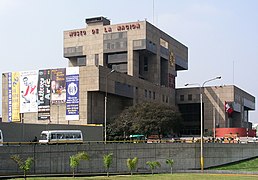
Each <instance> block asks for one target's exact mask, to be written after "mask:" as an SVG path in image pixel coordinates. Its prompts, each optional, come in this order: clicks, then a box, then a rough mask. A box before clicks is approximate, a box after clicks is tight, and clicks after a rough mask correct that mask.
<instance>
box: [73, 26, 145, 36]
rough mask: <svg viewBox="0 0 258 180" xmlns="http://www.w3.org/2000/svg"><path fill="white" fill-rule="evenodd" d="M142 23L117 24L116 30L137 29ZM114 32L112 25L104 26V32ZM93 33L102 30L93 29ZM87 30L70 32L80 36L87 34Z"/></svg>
mask: <svg viewBox="0 0 258 180" xmlns="http://www.w3.org/2000/svg"><path fill="white" fill-rule="evenodd" d="M140 28H141V25H140V23H134V24H125V25H117V26H116V30H117V31H129V30H135V29H140ZM111 32H113V29H112V27H104V29H103V33H111ZM91 34H93V35H95V34H100V30H99V29H98V28H96V29H92V30H91ZM86 35H87V33H86V30H78V31H71V32H69V37H80V36H86Z"/></svg>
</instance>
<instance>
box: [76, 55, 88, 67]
mask: <svg viewBox="0 0 258 180" xmlns="http://www.w3.org/2000/svg"><path fill="white" fill-rule="evenodd" d="M77 65H78V66H86V56H84V57H77Z"/></svg>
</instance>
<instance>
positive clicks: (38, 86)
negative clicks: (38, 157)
mask: <svg viewBox="0 0 258 180" xmlns="http://www.w3.org/2000/svg"><path fill="white" fill-rule="evenodd" d="M85 22H86V25H85V27H83V28H80V29H73V30H67V31H64V34H63V36H64V47H63V52H64V57H65V58H66V59H67V60H68V67H66V68H57V69H42V70H34V71H22V72H7V73H3V74H2V117H3V122H22V123H30V124H68V125H91V124H104V120H105V119H107V121H109V119H110V118H111V117H113V116H115V115H118V114H119V113H121V112H122V111H123V110H124V109H125V108H126V107H128V106H132V105H135V104H137V103H141V102H156V103H162V104H167V105H170V106H178V108H179V110H180V112H181V113H182V116H183V125H184V127H183V129H182V130H181V134H186V135H198V134H200V120H199V119H200V98H199V97H200V88H199V87H197V88H179V89H176V88H175V82H176V77H177V71H181V70H187V69H188V48H187V47H186V46H185V45H183V44H182V43H180V42H179V41H177V40H176V39H174V38H172V37H171V36H170V35H168V34H166V33H165V32H163V31H162V30H160V29H158V28H157V27H155V26H154V25H152V24H151V23H149V22H148V21H146V20H145V21H136V22H128V23H122V24H111V23H110V20H108V19H107V18H104V17H94V18H88V19H86V20H85ZM226 105H227V107H228V106H229V107H230V108H232V113H230V115H229V114H228V111H226V110H225V106H226ZM203 107H204V109H203V117H204V118H203V119H204V130H205V132H206V133H209V132H210V131H212V130H213V129H214V127H215V128H216V127H217V128H219V127H226V128H230V127H242V128H248V127H251V123H250V122H249V115H248V112H249V111H250V110H254V109H255V98H254V97H253V96H252V95H250V94H248V93H247V92H245V91H243V90H241V89H239V88H238V87H236V86H233V85H229V86H219V87H217V86H214V87H204V88H203ZM230 111H231V110H230Z"/></svg>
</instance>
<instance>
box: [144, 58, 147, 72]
mask: <svg viewBox="0 0 258 180" xmlns="http://www.w3.org/2000/svg"><path fill="white" fill-rule="evenodd" d="M143 69H144V71H148V57H144V61H143Z"/></svg>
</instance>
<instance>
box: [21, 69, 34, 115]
mask: <svg viewBox="0 0 258 180" xmlns="http://www.w3.org/2000/svg"><path fill="white" fill-rule="evenodd" d="M37 84H38V71H22V72H20V112H21V113H28V112H38V103H37V98H38V95H37Z"/></svg>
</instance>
